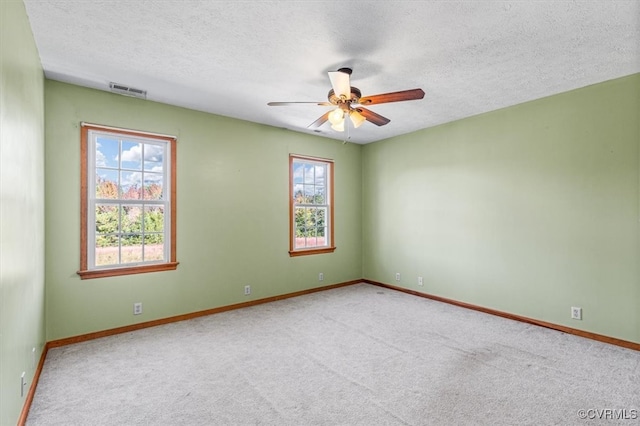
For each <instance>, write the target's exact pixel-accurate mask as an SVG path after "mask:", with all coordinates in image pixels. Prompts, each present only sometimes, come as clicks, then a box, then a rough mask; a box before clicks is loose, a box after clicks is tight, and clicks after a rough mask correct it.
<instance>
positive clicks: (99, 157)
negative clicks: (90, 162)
mask: <svg viewBox="0 0 640 426" xmlns="http://www.w3.org/2000/svg"><path fill="white" fill-rule="evenodd" d="M100 146H101V145H100V144H99V143H96V166H97V167H106V166H107V157H105V156H104V154H103V153H102V151H100Z"/></svg>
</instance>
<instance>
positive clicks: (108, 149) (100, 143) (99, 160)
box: [96, 137, 120, 168]
mask: <svg viewBox="0 0 640 426" xmlns="http://www.w3.org/2000/svg"><path fill="white" fill-rule="evenodd" d="M119 152H120V142H119V141H118V140H117V139H111V138H106V137H98V138H97V140H96V167H113V168H118V154H119Z"/></svg>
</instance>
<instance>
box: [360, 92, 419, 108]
mask: <svg viewBox="0 0 640 426" xmlns="http://www.w3.org/2000/svg"><path fill="white" fill-rule="evenodd" d="M422 98H424V91H423V90H422V89H410V90H402V91H400V92H391V93H383V94H380V95H373V96H365V97H364V98H360V102H359V103H360V105H373V104H383V103H386V102H399V101H413V100H416V99H422Z"/></svg>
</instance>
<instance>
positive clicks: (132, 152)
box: [120, 140, 142, 170]
mask: <svg viewBox="0 0 640 426" xmlns="http://www.w3.org/2000/svg"><path fill="white" fill-rule="evenodd" d="M120 167H121V168H123V169H130V170H142V144H141V143H138V142H132V141H126V140H124V141H122V157H121V158H120Z"/></svg>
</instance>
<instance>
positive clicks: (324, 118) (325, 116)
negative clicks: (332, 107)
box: [307, 111, 331, 129]
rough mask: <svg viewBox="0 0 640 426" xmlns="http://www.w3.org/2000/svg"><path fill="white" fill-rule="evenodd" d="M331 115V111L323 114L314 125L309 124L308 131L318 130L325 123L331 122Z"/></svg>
mask: <svg viewBox="0 0 640 426" xmlns="http://www.w3.org/2000/svg"><path fill="white" fill-rule="evenodd" d="M330 113H331V111H327V112H325V113H324V114H322V117H320V118H318V119H317V120H316V121H314V122H313V123H311V124H309V125H308V126H307V129H317V128H318V127H320V126H322V125H323V124H324V123H326V122H327V121H329V114H330Z"/></svg>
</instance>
